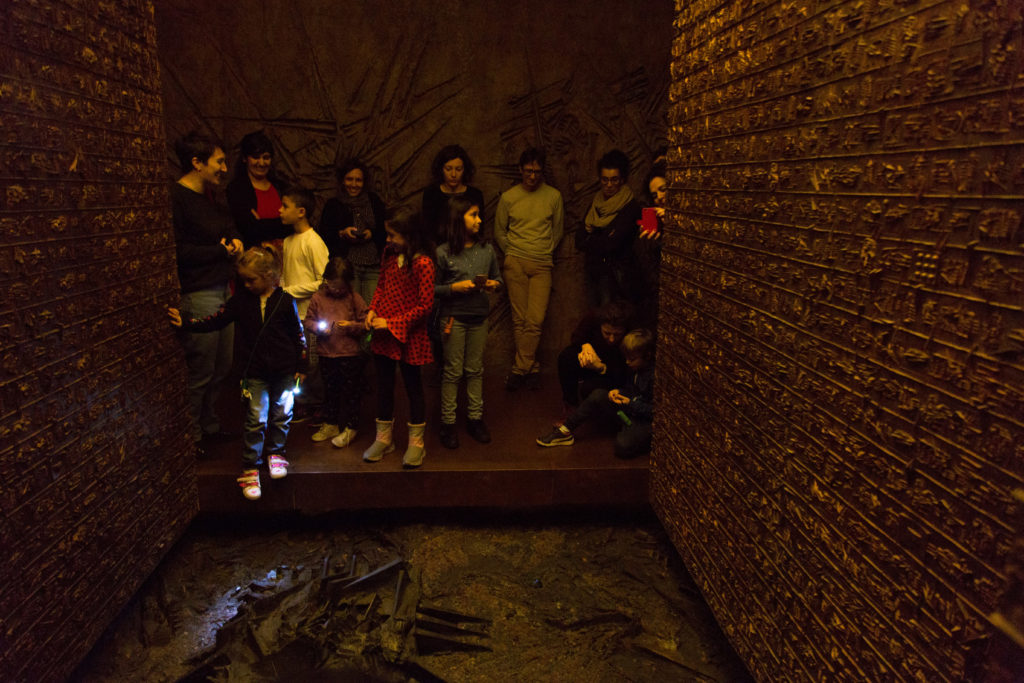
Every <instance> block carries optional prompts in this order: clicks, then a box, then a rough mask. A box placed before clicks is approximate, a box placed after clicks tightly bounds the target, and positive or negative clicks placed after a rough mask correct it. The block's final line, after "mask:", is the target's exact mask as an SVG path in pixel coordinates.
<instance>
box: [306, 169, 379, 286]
mask: <svg viewBox="0 0 1024 683" xmlns="http://www.w3.org/2000/svg"><path fill="white" fill-rule="evenodd" d="M336 173H337V176H338V196H336V197H333V198H331V199H328V200H327V203H326V204H324V210H323V213H322V214H321V216H320V227H319V232H320V236H321V237H323V239H324V242H325V243H326V244H327V249H328V251H329V252H330V254H331V256H332V257H333V256H344V257H345V258H346V259H347V260H348V262H349V263H351V264H352V269H353V270H354V272H355V280H354V283H355V285H354V286H355V291H357V292H358V293H359V295H360V296H361V297H363V300H364V301H370V300H371V299H373V292H374V290H375V289H377V278H378V274H379V272H380V254H381V252H382V251H383V250H384V241H385V240H386V239H387V233H386V232H385V231H384V219H385V213H386V209H385V208H384V202H383V201H382V200H381V198H380V197H378V196H377V194H376V193H375V192H373V191H371V190H370V189H368V187H367V186H368V185H369V184H370V176H369V173H368V172H367V169H366V164H364V163H363V162H362V161H360V160H358V159H348V160H347V161H345V162H344V163H342V164H341V165H340V166H338V169H337V171H336Z"/></svg>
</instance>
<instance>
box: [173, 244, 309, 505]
mask: <svg viewBox="0 0 1024 683" xmlns="http://www.w3.org/2000/svg"><path fill="white" fill-rule="evenodd" d="M238 276H239V278H240V279H241V280H242V282H243V283H244V285H245V288H244V289H242V290H239V291H237V292H236V293H235V295H234V296H232V297H231V298H230V299H228V301H227V303H226V304H225V305H224V307H223V308H222V309H220V311H218V312H217V313H216V314H215V315H213V316H210V317H209V318H204V319H202V320H182V319H181V314H180V312H179V311H178V309H176V308H169V309H168V315H169V316H170V318H171V324H172V325H174V326H175V327H181V328H182V329H185V330H187V331H189V332H213V331H215V330H219V329H223V328H224V327H226V326H228V325H229V324H231V323H235V363H236V365H238V366H239V367H240V369H241V375H242V397H243V398H244V399H245V400H246V401H247V402H248V410H247V412H246V417H245V434H244V437H243V449H242V463H243V464H242V467H243V469H242V474H241V476H239V477H238V484H239V486H241V487H242V494H243V495H244V496H245V497H246V498H248V499H249V500H256V499H258V498H259V497H260V495H261V489H260V476H259V469H258V468H259V467H260V465H262V464H263V456H264V452H266V454H267V455H268V461H269V466H270V478H271V479H280V478H282V477H284V476H286V475H287V474H288V461H287V460H285V457H284V454H285V440H286V439H287V437H288V427H289V424H290V422H291V419H292V405H293V401H294V397H295V393H296V392H297V391H298V387H299V383H300V382H301V381H302V379H303V378H304V377H305V373H306V363H307V359H306V338H305V336H304V335H303V333H302V323H301V322H300V320H299V313H298V311H297V310H296V307H295V299H293V298H292V297H291V295H289V294H286V293H285V292H284V290H282V289H281V287H280V281H281V256H280V254H279V253H278V252H277V251H276V249H273V248H270V247H253V248H251V249H249V250H247V251H246V252H245V253H244V254H243V255H242V258H241V260H240V261H239V264H238Z"/></svg>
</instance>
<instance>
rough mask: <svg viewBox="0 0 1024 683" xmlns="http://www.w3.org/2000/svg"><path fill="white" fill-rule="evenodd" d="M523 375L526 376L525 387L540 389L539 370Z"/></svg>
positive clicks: (534, 389)
mask: <svg viewBox="0 0 1024 683" xmlns="http://www.w3.org/2000/svg"><path fill="white" fill-rule="evenodd" d="M525 377H526V380H525V381H526V388H527V389H532V390H533V391H537V390H538V389H540V373H539V372H531V373H530V374H529V375H526V376H525Z"/></svg>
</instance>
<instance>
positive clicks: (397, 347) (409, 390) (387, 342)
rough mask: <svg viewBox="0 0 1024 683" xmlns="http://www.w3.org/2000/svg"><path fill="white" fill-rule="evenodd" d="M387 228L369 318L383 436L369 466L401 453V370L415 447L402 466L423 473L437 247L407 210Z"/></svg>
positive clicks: (395, 213)
mask: <svg viewBox="0 0 1024 683" xmlns="http://www.w3.org/2000/svg"><path fill="white" fill-rule="evenodd" d="M384 228H385V230H386V232H387V246H386V248H385V250H384V256H383V259H382V261H381V266H380V280H379V281H378V283H377V290H376V291H375V292H374V294H373V300H372V301H371V302H370V309H369V310H368V311H367V313H366V326H367V328H369V329H370V330H372V331H373V341H372V342H371V343H370V351H371V352H372V353H373V360H374V364H375V366H376V370H377V436H376V438H375V440H374V442H373V443H372V444H371V445H370V447H369V448H367V449H366V451H365V452H364V453H363V460H365V461H366V462H377V461H378V460H380V459H381V458H383V457H384V456H385V455H386V454H387V453H390V452H391V451H393V450H395V445H394V443H393V441H392V427H393V426H394V408H395V367H396V366H397V367H398V368H400V369H401V372H402V382H403V384H405V393H406V394H407V395H408V397H409V446H408V448H407V449H406V451H405V456H404V457H403V458H402V464H403V465H404V466H405V467H419V466H420V465H421V464H422V463H423V458H424V456H425V455H426V451H425V450H424V447H423V431H424V428H425V427H426V405H425V399H424V395H423V380H422V378H421V376H420V366H422V365H426V364H428V363H432V362H433V361H434V356H433V353H431V350H430V339H429V337H428V336H427V319H428V317H429V314H430V309H431V307H432V306H433V305H434V258H433V254H434V247H433V245H432V244H431V243H430V241H429V239H428V238H427V236H426V234H425V231H424V230H423V228H422V225H421V221H420V217H419V216H418V215H417V214H416V213H414V212H413V211H412V210H411V209H408V208H406V207H401V208H397V209H394V210H392V211H389V212H388V216H387V220H386V221H385V223H384Z"/></svg>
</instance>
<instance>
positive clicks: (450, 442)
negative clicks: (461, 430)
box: [437, 424, 459, 448]
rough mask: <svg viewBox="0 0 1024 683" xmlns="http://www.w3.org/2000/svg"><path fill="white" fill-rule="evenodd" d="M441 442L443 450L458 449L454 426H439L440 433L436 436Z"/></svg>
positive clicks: (457, 438)
mask: <svg viewBox="0 0 1024 683" xmlns="http://www.w3.org/2000/svg"><path fill="white" fill-rule="evenodd" d="M437 436H438V438H439V439H440V441H441V445H442V446H444V447H445V448H458V447H459V435H458V433H457V432H456V431H455V425H447V424H442V425H441V431H440V432H438V434H437Z"/></svg>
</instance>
